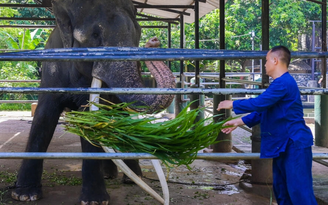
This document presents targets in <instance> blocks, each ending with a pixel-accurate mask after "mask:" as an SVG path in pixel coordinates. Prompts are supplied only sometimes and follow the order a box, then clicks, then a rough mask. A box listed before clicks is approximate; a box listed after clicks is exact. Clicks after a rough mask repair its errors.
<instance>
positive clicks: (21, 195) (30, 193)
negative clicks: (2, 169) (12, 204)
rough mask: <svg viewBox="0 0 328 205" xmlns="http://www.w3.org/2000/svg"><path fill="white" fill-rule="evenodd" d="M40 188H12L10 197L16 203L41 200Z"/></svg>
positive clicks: (16, 186)
mask: <svg viewBox="0 0 328 205" xmlns="http://www.w3.org/2000/svg"><path fill="white" fill-rule="evenodd" d="M41 187H42V186H41V185H39V186H18V185H15V186H14V190H13V191H12V192H11V197H12V198H13V199H15V200H17V201H36V200H39V199H41V198H42V188H41Z"/></svg>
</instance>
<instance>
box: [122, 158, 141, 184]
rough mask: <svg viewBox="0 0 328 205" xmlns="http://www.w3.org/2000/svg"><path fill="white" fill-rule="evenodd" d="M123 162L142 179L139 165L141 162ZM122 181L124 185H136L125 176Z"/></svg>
mask: <svg viewBox="0 0 328 205" xmlns="http://www.w3.org/2000/svg"><path fill="white" fill-rule="evenodd" d="M123 161H124V163H125V164H126V165H127V166H128V167H129V168H130V169H131V170H132V171H133V172H134V173H135V174H136V175H137V176H139V177H142V171H141V168H140V165H139V160H137V159H127V160H123ZM122 181H123V183H124V184H134V182H133V181H132V180H131V179H130V178H129V177H128V176H126V175H125V174H124V175H123V179H122Z"/></svg>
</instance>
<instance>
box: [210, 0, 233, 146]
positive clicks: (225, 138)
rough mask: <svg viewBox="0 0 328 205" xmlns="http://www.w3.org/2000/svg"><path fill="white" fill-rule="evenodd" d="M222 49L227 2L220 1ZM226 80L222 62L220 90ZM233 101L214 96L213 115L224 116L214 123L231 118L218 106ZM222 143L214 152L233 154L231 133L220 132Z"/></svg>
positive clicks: (222, 96)
mask: <svg viewBox="0 0 328 205" xmlns="http://www.w3.org/2000/svg"><path fill="white" fill-rule="evenodd" d="M220 49H226V47H225V1H224V0H220ZM223 78H225V60H220V88H225V86H226V84H225V81H224V80H223ZM226 99H227V100H228V99H231V96H225V95H214V96H213V114H214V115H217V114H222V116H220V117H215V118H214V121H216V122H217V121H221V120H224V119H226V118H228V117H229V116H231V110H222V111H220V112H218V111H217V110H216V108H217V105H218V104H219V103H220V102H221V101H223V100H226ZM217 140H218V141H220V143H217V144H215V145H214V146H213V152H231V151H232V141H231V133H230V134H225V133H223V132H220V133H219V135H218V138H217Z"/></svg>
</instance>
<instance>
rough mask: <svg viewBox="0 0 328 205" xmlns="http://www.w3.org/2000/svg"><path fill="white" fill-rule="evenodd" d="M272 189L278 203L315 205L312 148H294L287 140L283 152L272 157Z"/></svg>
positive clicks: (280, 204) (291, 142) (281, 204)
mask: <svg viewBox="0 0 328 205" xmlns="http://www.w3.org/2000/svg"><path fill="white" fill-rule="evenodd" d="M272 168H273V170H272V171H273V190H274V194H275V197H276V200H277V202H278V204H279V205H317V201H316V199H315V196H314V193H313V182H312V149H311V147H307V148H302V149H299V148H296V147H295V146H294V143H293V141H292V140H289V142H288V145H287V147H286V151H285V152H281V153H280V155H279V157H276V158H273V162H272Z"/></svg>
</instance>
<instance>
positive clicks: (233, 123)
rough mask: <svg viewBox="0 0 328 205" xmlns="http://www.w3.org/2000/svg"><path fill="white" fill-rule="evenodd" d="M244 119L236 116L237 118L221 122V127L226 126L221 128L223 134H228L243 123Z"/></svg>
mask: <svg viewBox="0 0 328 205" xmlns="http://www.w3.org/2000/svg"><path fill="white" fill-rule="evenodd" d="M244 124H245V123H244V121H243V120H242V119H241V118H237V119H233V120H230V121H228V122H226V123H224V124H223V127H225V126H227V127H226V128H222V129H221V132H223V133H225V134H229V133H231V132H232V131H234V130H235V129H236V128H237V127H238V126H240V125H244Z"/></svg>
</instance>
